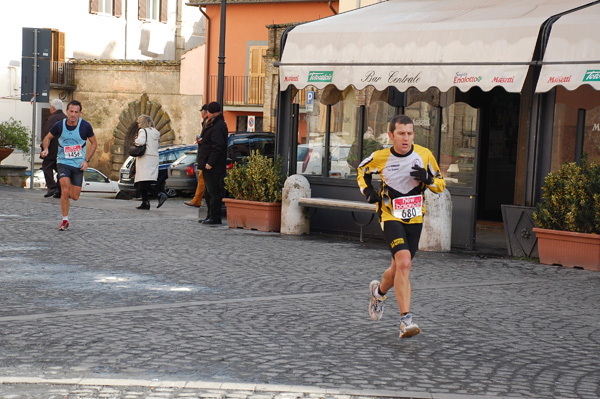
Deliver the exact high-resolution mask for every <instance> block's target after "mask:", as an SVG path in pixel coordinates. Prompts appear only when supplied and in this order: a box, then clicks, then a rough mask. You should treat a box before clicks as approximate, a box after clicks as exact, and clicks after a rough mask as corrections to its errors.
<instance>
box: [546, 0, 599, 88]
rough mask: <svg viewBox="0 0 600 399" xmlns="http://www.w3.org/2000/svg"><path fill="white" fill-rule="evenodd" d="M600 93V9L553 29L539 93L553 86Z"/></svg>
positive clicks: (579, 13)
mask: <svg viewBox="0 0 600 399" xmlns="http://www.w3.org/2000/svg"><path fill="white" fill-rule="evenodd" d="M584 84H589V85H590V86H592V87H593V88H594V89H596V90H600V5H593V6H590V7H586V8H584V9H581V10H579V11H575V12H573V13H571V14H567V15H564V16H562V17H560V19H559V20H558V21H556V22H555V23H554V24H553V25H552V30H551V31H550V37H549V39H548V46H547V47H546V53H545V54H544V59H543V65H542V70H541V72H540V77H539V79H538V84H537V88H536V91H537V92H545V91H548V90H550V89H551V88H553V87H554V86H559V85H560V86H564V87H565V88H566V89H567V90H575V89H576V88H578V87H579V86H581V85H584Z"/></svg>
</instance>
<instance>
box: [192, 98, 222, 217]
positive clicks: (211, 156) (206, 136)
mask: <svg viewBox="0 0 600 399" xmlns="http://www.w3.org/2000/svg"><path fill="white" fill-rule="evenodd" d="M207 111H208V120H207V122H206V127H205V128H204V131H203V133H202V145H201V146H200V153H199V155H198V167H199V168H200V170H202V174H203V176H204V183H205V185H206V188H205V192H204V198H205V199H206V205H207V207H208V219H205V220H204V221H203V224H221V207H222V203H223V195H224V194H225V172H226V164H227V135H228V133H229V131H228V129H227V123H225V118H224V117H223V114H222V113H221V105H220V104H219V103H217V102H211V103H210V104H208V106H207Z"/></svg>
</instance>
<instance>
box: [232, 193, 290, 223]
mask: <svg viewBox="0 0 600 399" xmlns="http://www.w3.org/2000/svg"><path fill="white" fill-rule="evenodd" d="M223 202H225V206H226V207H227V225H228V226H229V227H230V228H243V229H249V230H259V231H279V230H280V228H281V202H257V201H244V200H236V199H232V198H225V199H223Z"/></svg>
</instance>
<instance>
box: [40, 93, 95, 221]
mask: <svg viewBox="0 0 600 399" xmlns="http://www.w3.org/2000/svg"><path fill="white" fill-rule="evenodd" d="M80 116H81V103H80V102H79V101H76V100H73V101H71V102H70V103H69V104H68V105H67V118H66V119H63V120H62V121H61V122H59V123H55V124H54V126H52V128H51V129H50V132H49V133H48V134H47V135H46V137H44V141H42V152H41V154H40V156H41V157H42V158H46V157H47V156H48V152H49V151H48V147H49V146H50V142H51V141H52V139H53V138H55V137H56V138H57V139H58V155H57V163H58V178H59V182H60V191H61V193H60V208H61V210H62V216H63V221H62V224H61V225H60V226H59V227H58V230H61V231H64V230H67V229H68V228H69V205H70V202H69V201H70V200H71V199H72V200H73V201H77V200H78V199H79V195H80V194H81V185H82V184H83V172H84V171H85V170H86V169H87V168H88V164H89V162H90V159H91V158H92V156H93V155H94V152H96V147H97V146H98V142H97V141H96V136H94V129H92V125H91V124H90V123H89V122H88V121H85V120H83V119H81V117H80ZM88 141H89V142H90V146H89V148H88V147H87V142H88Z"/></svg>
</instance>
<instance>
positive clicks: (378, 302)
mask: <svg viewBox="0 0 600 399" xmlns="http://www.w3.org/2000/svg"><path fill="white" fill-rule="evenodd" d="M379 284H380V283H379V281H377V280H373V281H371V284H369V291H371V300H370V301H369V316H370V317H371V320H373V321H378V320H379V319H381V316H383V305H384V303H383V301H385V299H386V298H387V297H386V296H383V297H381V296H379V294H378V293H377V289H378V288H379Z"/></svg>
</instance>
